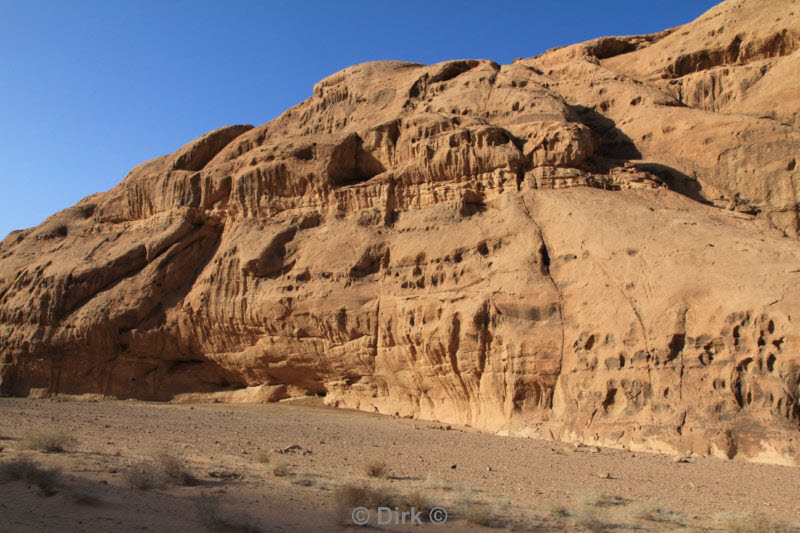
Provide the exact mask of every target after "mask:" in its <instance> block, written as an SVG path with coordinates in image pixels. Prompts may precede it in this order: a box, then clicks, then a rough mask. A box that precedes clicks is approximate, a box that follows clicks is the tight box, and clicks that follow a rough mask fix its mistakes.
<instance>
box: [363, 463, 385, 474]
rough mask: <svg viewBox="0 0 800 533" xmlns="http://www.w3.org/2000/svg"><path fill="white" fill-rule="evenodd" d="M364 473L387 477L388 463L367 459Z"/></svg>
mask: <svg viewBox="0 0 800 533" xmlns="http://www.w3.org/2000/svg"><path fill="white" fill-rule="evenodd" d="M364 473H365V474H367V476H369V477H385V476H386V463H384V462H383V461H377V460H370V461H367V462H366V464H365V465H364Z"/></svg>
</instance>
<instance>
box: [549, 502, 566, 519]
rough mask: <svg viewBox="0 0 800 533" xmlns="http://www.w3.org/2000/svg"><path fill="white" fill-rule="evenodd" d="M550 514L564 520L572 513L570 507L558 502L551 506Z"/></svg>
mask: <svg viewBox="0 0 800 533" xmlns="http://www.w3.org/2000/svg"><path fill="white" fill-rule="evenodd" d="M550 516H551V517H553V518H555V519H557V520H563V519H564V518H569V517H570V516H571V514H570V512H569V509H567V508H566V507H564V506H563V505H557V504H556V505H553V506H552V507H550Z"/></svg>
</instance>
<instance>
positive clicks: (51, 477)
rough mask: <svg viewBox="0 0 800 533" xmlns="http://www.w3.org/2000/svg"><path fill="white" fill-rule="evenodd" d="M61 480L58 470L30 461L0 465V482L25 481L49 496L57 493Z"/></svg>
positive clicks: (23, 460)
mask: <svg viewBox="0 0 800 533" xmlns="http://www.w3.org/2000/svg"><path fill="white" fill-rule="evenodd" d="M60 478H61V474H60V473H59V471H58V470H55V469H49V468H42V467H40V466H39V465H37V464H36V463H34V462H33V461H31V460H30V459H12V460H11V461H5V462H3V463H0V482H9V481H25V482H27V483H31V484H33V485H36V486H37V487H39V490H41V491H42V493H43V494H45V495H47V496H52V495H53V494H55V493H56V492H57V490H56V489H57V487H58V484H59V481H60Z"/></svg>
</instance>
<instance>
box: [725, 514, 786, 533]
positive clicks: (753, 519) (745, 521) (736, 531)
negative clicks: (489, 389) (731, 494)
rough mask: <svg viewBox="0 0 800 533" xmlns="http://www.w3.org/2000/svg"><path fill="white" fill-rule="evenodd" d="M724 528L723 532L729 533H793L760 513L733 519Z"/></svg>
mask: <svg viewBox="0 0 800 533" xmlns="http://www.w3.org/2000/svg"><path fill="white" fill-rule="evenodd" d="M725 526H726V527H725V530H726V531H728V532H729V533H789V532H790V531H795V530H794V529H793V528H791V527H789V526H788V525H787V524H785V523H783V522H781V521H779V520H775V519H772V518H770V517H768V516H767V515H765V514H762V513H751V514H748V515H745V516H736V517H733V518H731V519H730V520H728V522H727V524H725Z"/></svg>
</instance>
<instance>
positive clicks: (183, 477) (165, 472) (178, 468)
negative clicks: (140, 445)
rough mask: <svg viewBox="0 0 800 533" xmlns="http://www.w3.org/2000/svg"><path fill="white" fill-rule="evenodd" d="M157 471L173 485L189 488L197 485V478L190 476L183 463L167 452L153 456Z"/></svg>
mask: <svg viewBox="0 0 800 533" xmlns="http://www.w3.org/2000/svg"><path fill="white" fill-rule="evenodd" d="M153 458H154V461H155V465H156V468H157V470H158V471H159V472H160V474H161V476H162V477H163V478H164V479H165V480H166V481H167V482H168V483H173V484H175V485H185V486H191V485H196V484H197V478H196V477H194V475H192V473H191V472H190V471H189V469H188V468H187V467H186V465H185V464H184V462H183V461H182V460H181V459H179V458H178V457H176V456H174V455H171V454H170V453H169V452H165V451H159V452H156V454H155V455H154V457H153Z"/></svg>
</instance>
